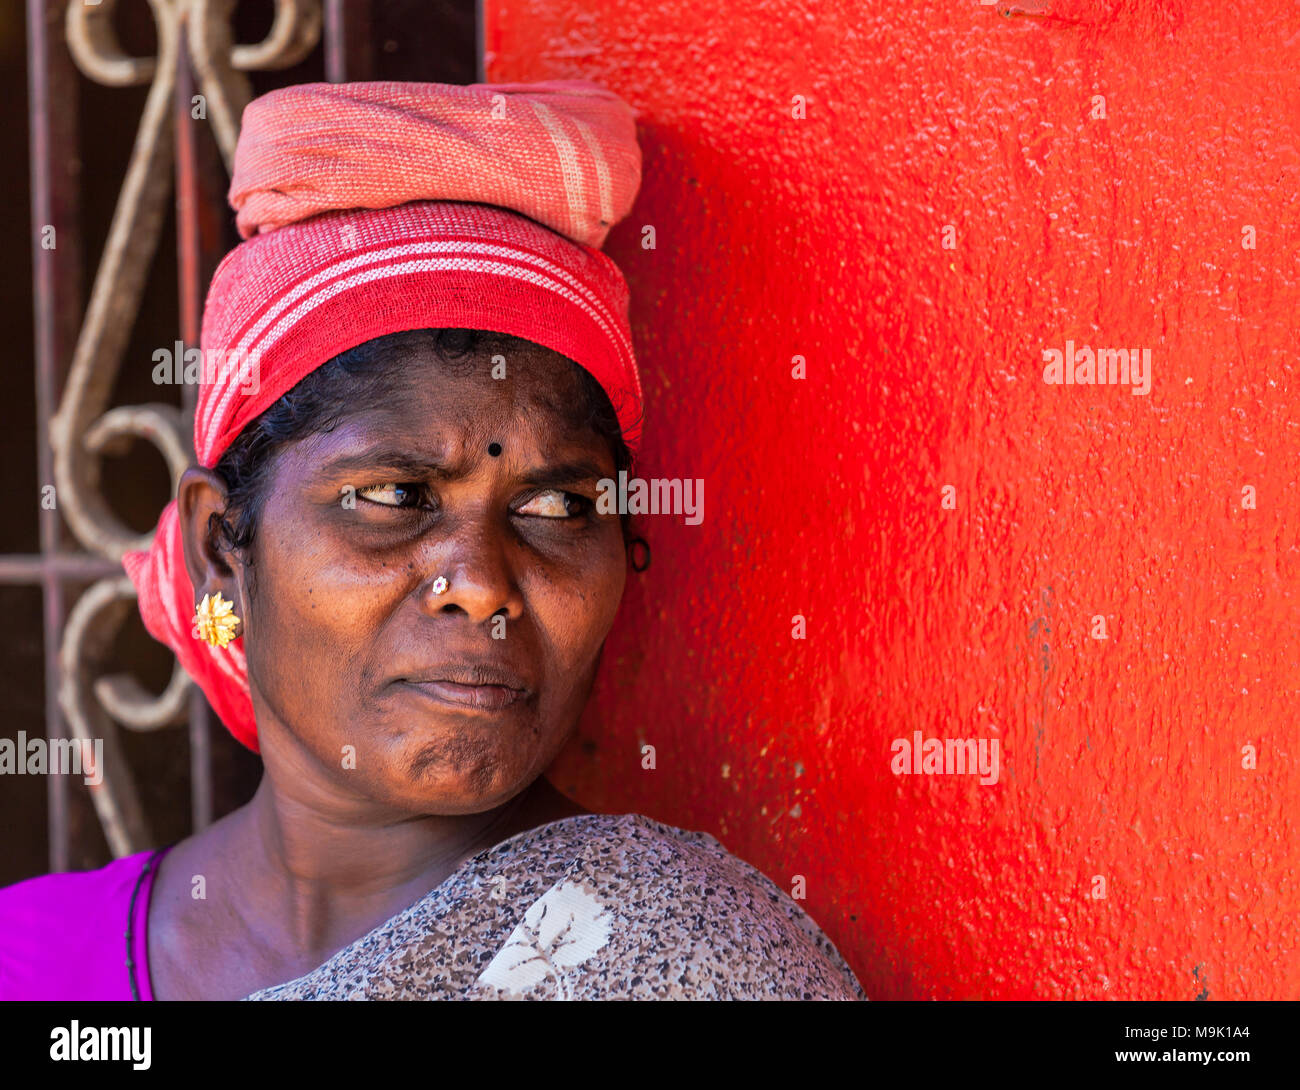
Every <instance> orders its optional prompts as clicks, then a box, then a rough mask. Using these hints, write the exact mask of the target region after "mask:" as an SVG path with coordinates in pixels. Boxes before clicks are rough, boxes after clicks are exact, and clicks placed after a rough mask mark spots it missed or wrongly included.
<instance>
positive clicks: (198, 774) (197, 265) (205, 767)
mask: <svg viewBox="0 0 1300 1090" xmlns="http://www.w3.org/2000/svg"><path fill="white" fill-rule="evenodd" d="M180 33H181V42H180V52H179V57H178V61H177V71H176V109H175V114H176V246H177V269H178V270H179V277H180V283H179V285H178V290H179V293H180V327H181V328H180V334H181V340H182V341H183V342H184V344H185V347H186V349H189V348H192V347H196V346H198V345H199V342H200V331H201V325H202V321H203V295H204V291H205V290H206V288H207V284H208V280H209V279H210V277H211V275H212V272H213V270H214V268H215V267H216V262H217V261H218V259H219V252H220V248H221V224H220V221H219V220H218V219H217V216H218V214H219V212H220V210H222V209H224V207H225V186H224V185H223V180H224V177H225V175H224V172H223V168H222V166H221V162H220V159H219V157H218V153H217V149H216V146H215V144H214V142H213V137H212V134H211V133H210V132H209V131H208V129H207V125H206V123H205V122H203V121H202V120H200V119H196V118H195V117H194V116H193V113H194V111H195V103H194V102H193V99H194V94H195V84H194V71H193V68H192V67H191V64H190V59H189V49H188V45H187V42H186V34H187V30H186V28H185V26H184V25H182V27H181V31H180ZM203 112H204V113H206V109H205V110H204V111H203ZM205 373H206V372H205ZM197 401H198V387H197V386H191V385H189V384H188V383H186V384H184V385H182V387H181V404H182V406H183V407H184V410H185V415H186V419H187V420H190V421H192V420H193V419H194V411H195V406H196V403H197ZM211 726H212V724H211V713H210V711H209V708H208V702H207V699H206V698H205V697H204V695H203V692H202V690H201V689H199V687H198V686H197V685H196V686H194V688H193V691H192V692H191V694H190V714H189V740H190V813H191V821H192V822H193V829H194V831H195V832H198V831H199V830H200V829H205V828H207V826H209V825H210V824H212V816H213V813H212V811H213V799H212V734H211Z"/></svg>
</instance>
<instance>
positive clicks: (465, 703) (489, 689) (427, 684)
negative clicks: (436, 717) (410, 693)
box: [399, 678, 528, 712]
mask: <svg viewBox="0 0 1300 1090" xmlns="http://www.w3.org/2000/svg"><path fill="white" fill-rule="evenodd" d="M399 684H401V685H405V686H409V687H410V688H412V689H415V690H417V691H419V692H421V693H424V694H425V695H426V696H429V697H432V698H433V699H435V700H440V701H442V702H443V703H445V704H454V705H456V706H457V707H461V708H470V709H474V710H476V711H493V712H496V711H502V710H504V709H505V708H508V707H510V705H512V704H516V703H518V702H519V701H521V700H523V699H524V698H525V697H526V696H527V695H528V692H527V690H525V689H516V688H512V687H511V686H508V685H467V684H464V683H462V682H458V681H449V680H447V679H445V678H437V679H432V680H429V681H416V680H413V679H411V678H402V679H401V680H400V681H399Z"/></svg>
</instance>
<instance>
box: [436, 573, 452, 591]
mask: <svg viewBox="0 0 1300 1090" xmlns="http://www.w3.org/2000/svg"><path fill="white" fill-rule="evenodd" d="M449 585H450V584H449V583H448V582H447V577H446V576H445V575H440V576H438V578H437V579H435V580H434V581H433V593H434V594H446V593H447V587H448V586H449Z"/></svg>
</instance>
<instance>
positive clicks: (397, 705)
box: [0, 81, 865, 999]
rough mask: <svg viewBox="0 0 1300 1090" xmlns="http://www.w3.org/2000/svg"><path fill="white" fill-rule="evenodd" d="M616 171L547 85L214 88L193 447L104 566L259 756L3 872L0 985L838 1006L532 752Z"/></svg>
mask: <svg viewBox="0 0 1300 1090" xmlns="http://www.w3.org/2000/svg"><path fill="white" fill-rule="evenodd" d="M639 182H640V152H639V149H638V147H637V144H636V137H635V125H634V120H633V116H632V113H631V111H630V110H629V108H628V107H627V106H626V104H624V103H623V102H622V101H621V100H620V99H618V98H617V97H616V96H614V95H612V94H610V93H608V92H606V91H603V90H600V89H599V88H596V87H594V86H593V85H591V84H587V83H585V82H581V81H556V82H549V83H540V84H531V85H522V84H520V85H513V84H507V85H487V84H484V85H475V86H472V87H455V86H449V85H441V84H382V83H380V84H354V85H342V86H330V85H312V86H299V87H291V88H286V89H284V90H281V91H277V92H274V93H272V94H270V95H267V96H265V97H263V98H261V99H259V100H257V101H255V102H254V103H252V104H251V105H250V106H249V108H248V109H247V111H246V112H245V115H244V121H243V131H242V133H241V136H240V143H239V148H238V152H237V155H236V162H235V171H234V177H233V180H232V184H231V203H232V204H233V206H234V207H235V208H236V210H237V211H238V213H239V216H238V224H239V228H240V232H241V235H242V236H243V237H244V239H245V240H246V241H245V242H243V243H242V244H241V245H240V246H239V247H237V248H236V249H235V250H234V251H232V253H231V254H229V255H228V256H227V258H226V259H225V261H224V262H223V263H222V265H221V267H220V268H219V269H218V271H217V273H216V275H215V276H214V278H213V283H212V287H211V290H210V292H209V296H208V300H207V304H206V310H205V314H204V326H203V347H204V349H205V352H206V353H207V357H206V362H208V363H211V362H212V360H213V359H214V358H215V359H216V360H217V361H218V370H217V372H216V375H215V381H213V382H211V383H206V384H205V385H204V386H203V387H202V388H201V392H200V397H199V406H198V412H197V414H196V419H195V450H196V452H197V453H198V461H199V465H198V466H197V467H192V468H191V469H189V470H188V471H187V472H186V473H185V474H184V476H183V477H182V479H181V481H180V483H179V487H178V490H177V498H176V500H175V501H174V502H173V503H172V504H171V505H169V506H168V508H167V510H166V511H165V512H164V513H163V516H162V518H161V520H160V522H159V527H158V532H157V534H156V537H155V540H154V544H153V547H152V548H151V550H150V551H149V552H148V553H137V554H130V555H128V556H127V558H126V561H125V564H126V568H127V571H128V572H129V573H130V575H131V577H132V579H133V581H134V582H135V584H136V586H137V589H138V590H139V595H140V605H141V611H142V615H143V617H144V619H145V623H146V625H147V627H148V628H149V630H150V632H151V633H153V634H154V635H155V636H156V637H157V638H159V639H161V640H163V641H164V642H166V643H167V644H168V645H169V646H171V647H172V648H173V649H174V650H175V651H176V653H177V655H178V656H179V657H180V659H181V661H182V663H183V664H184V666H185V667H186V669H187V670H188V671H189V672H190V673H191V674H192V675H193V676H194V677H195V678H196V680H197V681H198V682H199V684H200V685H201V686H202V687H203V689H204V691H205V693H206V694H207V696H208V698H209V700H210V701H211V703H212V705H213V707H214V708H215V709H216V711H217V713H218V714H219V715H220V716H221V718H222V720H223V721H224V722H225V723H226V724H227V726H229V727H230V729H231V730H232V731H233V732H234V733H235V735H236V737H238V738H239V739H240V740H241V741H243V742H244V743H245V744H246V745H248V746H249V747H250V748H253V749H254V750H256V751H258V752H260V754H261V756H262V759H263V762H264V765H265V775H264V777H263V779H262V782H261V784H260V786H259V788H258V791H257V793H256V795H255V797H254V798H253V800H252V801H251V802H250V803H249V804H248V805H246V806H244V807H242V808H241V809H239V810H237V811H235V812H234V813H232V814H230V815H228V816H227V817H225V818H224V819H222V820H221V821H218V822H217V823H215V824H214V825H213V826H211V827H210V828H208V829H205V830H203V831H202V832H200V833H197V834H195V835H194V836H192V837H189V838H187V839H185V840H183V841H181V842H179V843H178V844H175V845H173V846H172V847H170V848H169V849H163V850H162V851H159V852H146V853H141V854H139V855H135V856H131V857H129V858H126V859H122V860H118V861H116V862H114V863H112V864H110V865H109V866H107V867H105V868H102V869H101V870H99V871H94V872H90V873H87V874H61V875H50V876H46V877H44V878H38V879H33V880H31V881H28V882H24V883H20V884H19V885H17V886H14V887H11V888H10V889H8V890H4V891H0V995H2V996H3V997H4V998H68V999H99V998H127V997H130V996H132V995H136V996H139V997H140V998H144V999H149V998H157V999H240V998H245V997H247V998H254V999H259V998H265V999H270V998H358V997H360V998H384V997H387V998H583V999H586V998H696V997H698V998H741V997H743V998H750V997H784V998H865V997H864V996H863V995H862V992H861V989H860V987H859V986H858V983H857V981H856V979H855V978H854V977H853V974H852V972H851V971H850V970H849V968H848V966H847V965H846V964H845V963H844V961H843V960H842V959H841V958H840V956H839V954H838V953H837V952H836V950H835V949H834V947H833V946H832V945H831V944H830V942H829V941H828V940H827V939H826V938H825V936H824V935H823V934H822V933H821V931H820V930H819V929H818V928H817V926H816V925H815V924H814V923H813V922H812V921H811V920H810V919H809V918H808V917H807V915H806V914H804V913H803V912H802V910H801V909H800V908H799V907H798V906H797V905H795V904H794V902H793V901H791V900H790V898H789V897H788V896H786V895H785V893H783V892H782V891H780V890H779V889H778V888H777V887H776V886H775V885H774V884H773V883H772V882H771V881H769V880H768V879H767V878H765V877H764V876H763V875H761V874H760V873H759V872H758V871H756V870H755V869H754V868H752V867H750V866H749V865H748V864H746V863H743V862H742V861H741V860H739V859H736V858H735V857H733V856H731V855H729V854H728V853H727V852H726V851H725V850H724V849H723V848H722V846H721V845H720V844H719V843H718V842H717V841H716V840H715V839H714V838H712V837H711V836H708V835H707V834H703V833H696V832H689V831H685V830H681V829H676V828H673V827H671V826H667V825H663V824H661V823H659V822H656V821H652V820H650V819H648V818H645V817H643V816H640V815H635V814H623V815H604V814H590V813H587V812H586V811H584V810H583V809H582V808H581V807H578V806H576V805H574V804H573V803H571V802H570V801H569V800H568V799H566V798H564V797H563V796H562V795H560V794H559V793H558V792H557V791H555V790H554V789H553V788H552V787H550V786H549V784H548V783H547V782H546V780H545V779H544V778H543V776H542V774H543V772H544V771H545V769H546V768H547V766H548V765H549V764H550V763H551V762H552V760H553V759H554V758H555V756H556V755H557V754H558V753H559V751H560V750H561V748H562V747H563V746H564V744H565V742H566V741H567V740H568V738H569V737H570V735H571V734H572V732H573V730H574V728H575V727H576V725H577V721H578V717H579V714H580V713H581V711H582V708H583V705H584V703H585V702H586V700H587V697H588V694H589V692H590V689H591V686H592V682H593V678H594V676H595V673H596V668H597V665H598V662H599V658H600V652H601V648H602V646H603V643H604V640H605V637H606V636H607V635H608V633H609V630H610V627H611V625H612V624H613V621H614V616H615V613H616V612H617V609H618V604H619V600H620V598H621V596H622V592H623V587H624V583H625V579H626V573H627V568H628V566H629V560H628V556H629V554H628V543H629V531H628V526H627V524H626V521H625V520H624V519H621V518H620V517H619V516H618V515H613V514H607V513H603V512H602V511H601V510H599V509H598V508H597V506H596V502H595V501H596V497H597V495H598V487H599V482H600V481H601V480H602V479H607V478H608V479H612V478H615V477H616V476H617V473H618V471H619V470H623V469H627V468H629V466H630V464H631V454H632V449H633V448H634V446H635V443H636V441H637V438H638V431H639V424H640V414H641V390H640V384H639V381H638V378H637V373H636V365H635V362H634V360H633V356H632V350H631V341H630V337H629V333H628V327H627V294H626V286H625V284H624V281H623V279H622V276H621V275H620V273H619V272H618V270H617V268H616V267H615V266H614V264H613V262H611V261H610V260H609V259H608V258H606V257H605V256H604V255H603V254H601V253H600V252H599V247H600V246H601V245H602V244H603V242H604V239H605V236H606V235H607V233H608V231H609V229H610V227H612V226H613V224H614V223H616V222H617V221H618V220H620V219H622V218H623V217H624V216H625V215H626V214H627V213H628V211H629V210H630V208H631V204H632V201H633V200H634V198H635V196H636V191H637V188H638V186H639ZM191 618H193V624H191ZM52 934H59V935H61V936H65V937H66V936H68V935H75V936H76V938H75V940H73V941H71V942H69V941H67V940H66V938H65V940H64V941H62V942H60V943H55V942H51V941H49V939H48V936H50V935H52Z"/></svg>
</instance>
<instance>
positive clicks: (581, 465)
mask: <svg viewBox="0 0 1300 1090" xmlns="http://www.w3.org/2000/svg"><path fill="white" fill-rule="evenodd" d="M377 469H385V470H392V471H393V472H394V473H409V474H411V475H412V476H414V477H421V478H431V479H433V480H450V479H452V478H454V477H455V476H457V471H456V469H455V467H453V466H449V465H447V464H446V463H444V462H440V461H438V460H437V458H429V457H424V458H421V457H418V456H417V455H414V454H412V453H410V452H409V451H405V450H395V449H390V448H385V447H375V448H373V449H370V450H362V451H358V452H356V453H354V454H340V455H338V456H337V457H334V458H328V459H326V460H325V461H324V462H323V463H322V465H321V471H322V472H324V473H328V474H331V475H333V474H336V473H346V472H353V471H361V470H370V471H374V470H377ZM608 476H609V473H608V472H607V471H606V470H605V469H603V468H602V467H601V466H600V465H598V464H597V463H596V462H595V461H590V460H587V459H584V458H578V459H574V460H572V461H564V462H551V463H549V464H546V465H541V466H537V467H536V468H534V469H531V470H529V471H528V472H527V473H524V474H522V475H521V476H520V478H519V479H520V481H521V483H523V484H526V485H530V486H532V487H538V486H540V485H562V484H580V483H586V482H596V481H599V480H601V479H603V478H605V477H608Z"/></svg>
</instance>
